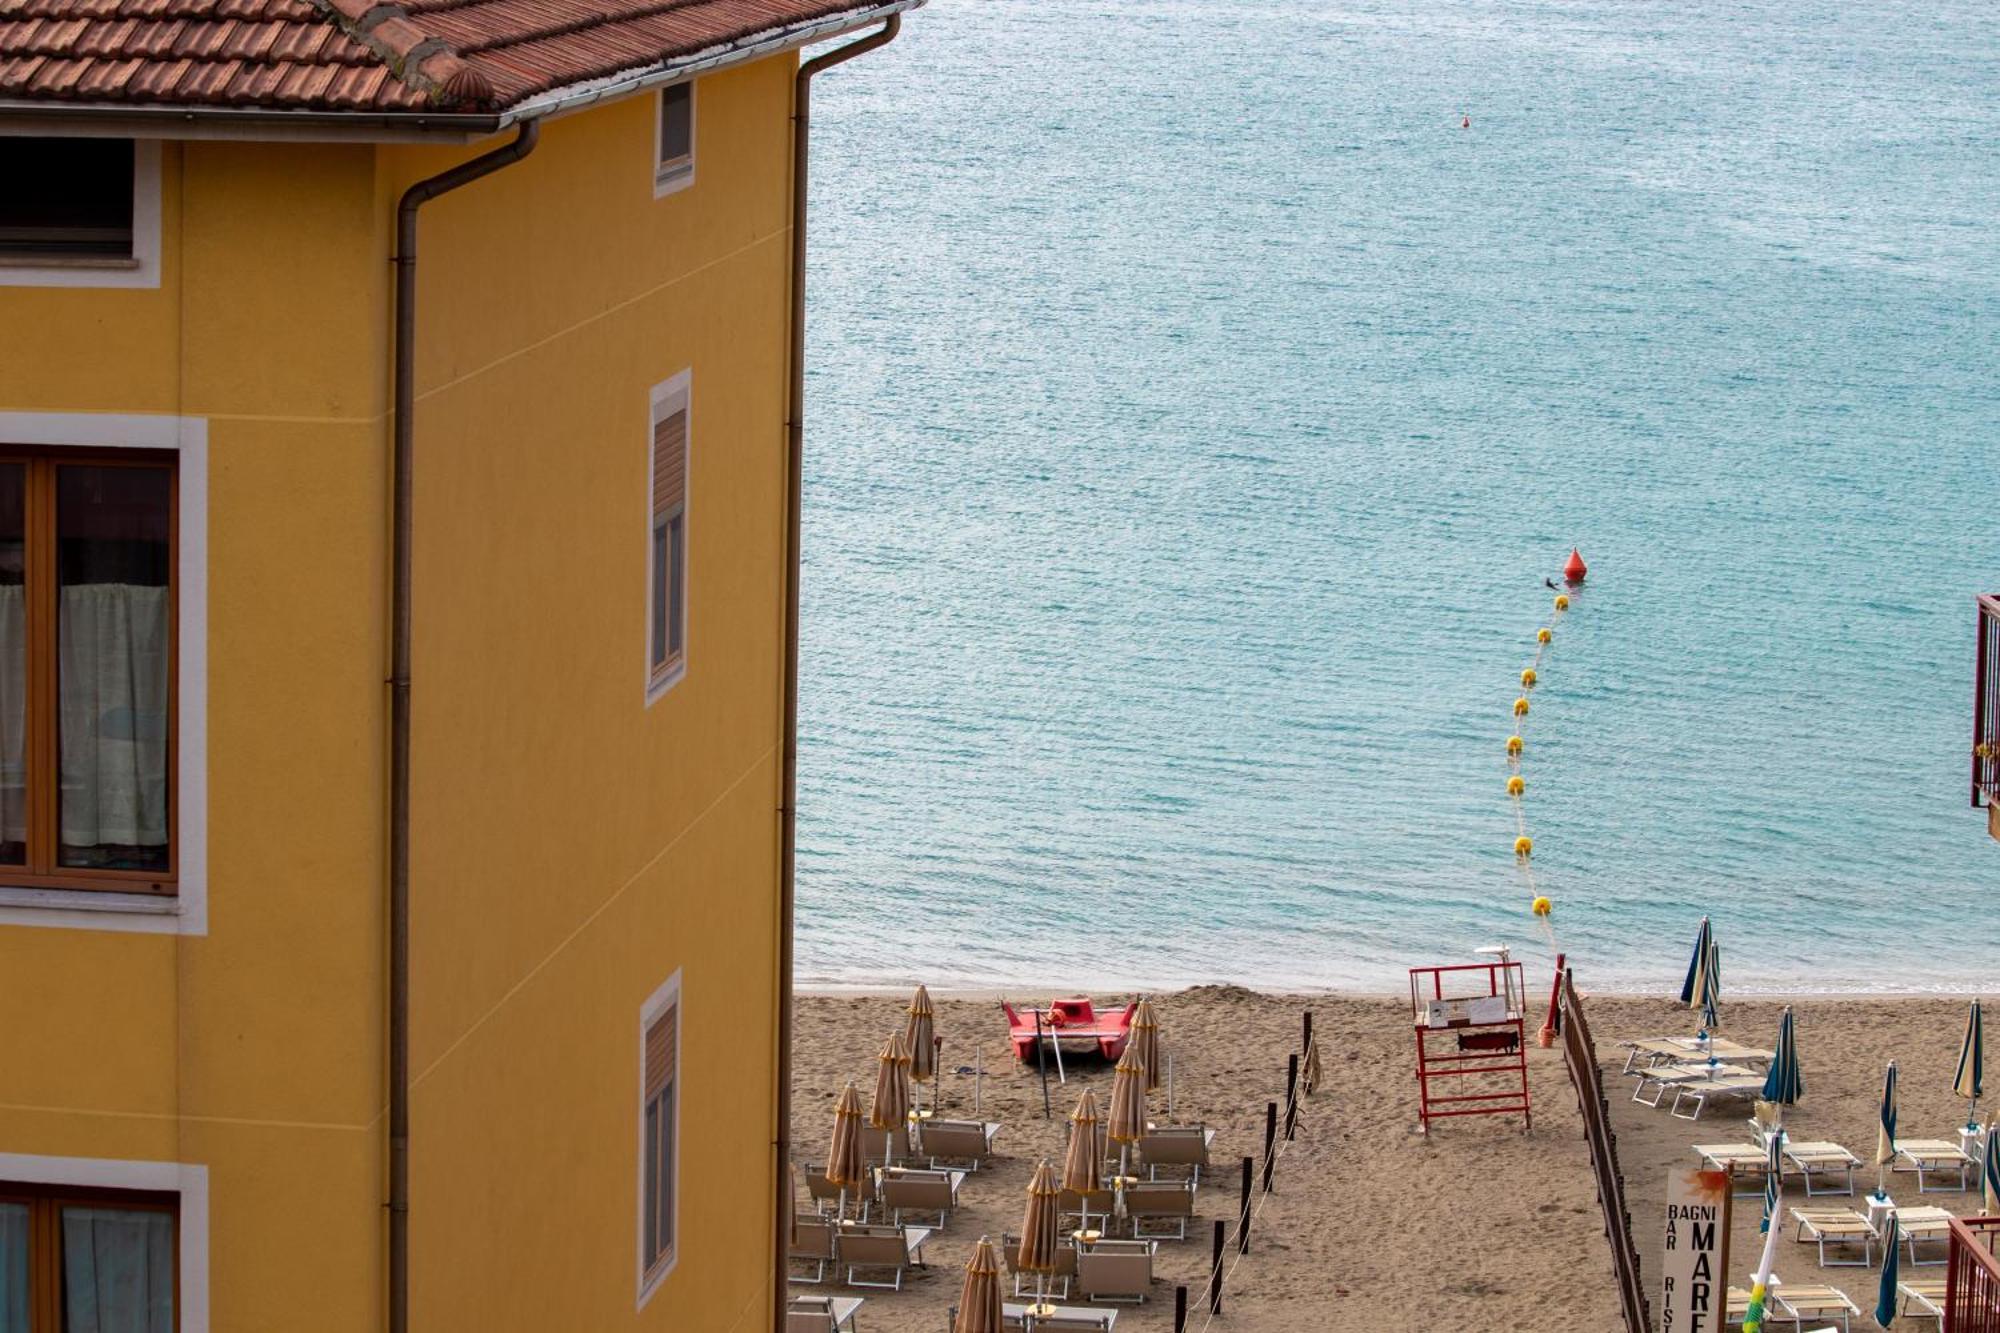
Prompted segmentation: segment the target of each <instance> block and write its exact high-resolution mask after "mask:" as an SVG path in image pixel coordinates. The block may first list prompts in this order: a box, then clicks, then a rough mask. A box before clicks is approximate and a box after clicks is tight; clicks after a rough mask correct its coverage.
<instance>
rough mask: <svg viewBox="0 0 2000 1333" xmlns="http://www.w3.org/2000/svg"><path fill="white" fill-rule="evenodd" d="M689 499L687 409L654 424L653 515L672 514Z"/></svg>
mask: <svg viewBox="0 0 2000 1333" xmlns="http://www.w3.org/2000/svg"><path fill="white" fill-rule="evenodd" d="M686 502H687V409H686V408H682V409H681V410H680V411H678V412H671V413H669V414H667V415H666V416H665V417H662V418H661V419H660V420H659V421H658V422H656V423H655V424H654V426H653V515H654V517H655V518H657V517H659V516H660V515H662V514H670V513H672V512H673V511H674V510H675V509H677V508H679V507H680V506H681V505H683V504H685V503H686Z"/></svg>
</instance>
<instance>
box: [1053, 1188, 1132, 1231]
mask: <svg viewBox="0 0 2000 1333" xmlns="http://www.w3.org/2000/svg"><path fill="white" fill-rule="evenodd" d="M1116 1201H1117V1198H1116V1196H1115V1195H1114V1194H1113V1193H1112V1192H1111V1191H1110V1190H1064V1191H1063V1192H1062V1193H1060V1194H1058V1195H1057V1196H1056V1226H1057V1227H1059V1228H1060V1229H1061V1230H1063V1231H1066V1232H1067V1231H1076V1230H1084V1231H1088V1230H1090V1229H1091V1227H1092V1223H1091V1220H1090V1219H1091V1218H1093V1217H1094V1218H1096V1219H1097V1222H1096V1224H1095V1225H1096V1226H1097V1227H1098V1228H1099V1229H1102V1228H1103V1226H1104V1224H1105V1222H1106V1221H1107V1220H1108V1219H1109V1218H1110V1216H1111V1209H1112V1207H1113V1205H1114V1204H1115V1203H1116Z"/></svg>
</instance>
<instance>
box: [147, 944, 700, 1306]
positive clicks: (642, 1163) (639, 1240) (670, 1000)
mask: <svg viewBox="0 0 2000 1333" xmlns="http://www.w3.org/2000/svg"><path fill="white" fill-rule="evenodd" d="M680 999H681V970H680V969H679V968H675V969H674V974H673V975H672V976H670V977H668V978H667V979H666V980H665V981H664V982H662V983H661V984H660V988H659V989H658V990H656V991H654V992H653V993H652V994H651V995H650V996H648V997H647V999H646V1003H645V1004H643V1005H641V1006H640V1007H639V1099H638V1111H639V1124H638V1127H637V1129H636V1131H635V1133H636V1136H637V1139H638V1143H639V1158H638V1169H637V1170H635V1171H634V1172H633V1173H632V1174H633V1182H634V1183H635V1184H636V1185H637V1187H638V1198H637V1200H636V1201H635V1203H634V1205H633V1215H634V1219H635V1220H636V1221H637V1223H638V1234H637V1235H636V1236H634V1238H633V1246H634V1248H636V1249H637V1251H638V1254H639V1296H638V1303H637V1304H636V1305H635V1306H634V1307H633V1308H634V1310H643V1309H645V1308H646V1302H647V1301H649V1300H651V1299H652V1298H653V1293H654V1292H656V1291H658V1290H659V1289H660V1284H661V1283H663V1282H665V1281H666V1280H667V1277H668V1275H669V1274H671V1273H672V1272H673V1271H674V1269H675V1268H677V1267H679V1266H680V1262H681V1189H680V1180H681V1165H682V1163H683V1162H684V1160H685V1159H684V1158H683V1157H682V1156H681V1124H682V1122H683V1121H685V1120H686V1119H687V1117H686V1116H684V1115H682V1114H681V1108H682V1105H683V1102H682V1098H681V1087H682V1080H681V1073H682V1069H681V1033H682V1031H683V1030H684V1029H685V1028H686V1027H687V1013H686V1011H685V1010H683V1009H681V1008H679V1005H680ZM669 1006H673V1007H674V1198H673V1219H672V1221H673V1225H672V1234H673V1238H674V1241H673V1245H672V1246H671V1248H670V1249H669V1250H668V1252H667V1262H666V1263H665V1264H663V1265H661V1266H660V1271H659V1272H657V1273H654V1274H653V1275H652V1277H651V1278H650V1279H649V1278H648V1277H647V1276H646V1030H647V1029H648V1028H650V1027H652V1025H653V1020H654V1019H656V1018H658V1017H659V1016H660V1015H661V1014H663V1013H665V1012H666V1011H667V1009H668V1007H669ZM182 1333H191V1330H185V1329H184V1330H182Z"/></svg>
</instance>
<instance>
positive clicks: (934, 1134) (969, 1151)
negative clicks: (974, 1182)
mask: <svg viewBox="0 0 2000 1333" xmlns="http://www.w3.org/2000/svg"><path fill="white" fill-rule="evenodd" d="M999 1133H1000V1126H999V1125H997V1124H995V1123H993V1122H992V1121H990V1120H931V1121H927V1122H926V1123H925V1124H924V1127H923V1140H924V1152H925V1154H926V1155H927V1156H929V1158H930V1159H931V1165H932V1166H936V1165H938V1164H939V1163H940V1162H963V1163H964V1164H965V1168H966V1170H968V1171H977V1170H978V1169H979V1168H980V1166H981V1164H983V1163H984V1162H985V1161H986V1159H987V1158H989V1157H991V1156H992V1155H993V1140H994V1139H995V1138H996V1137H998V1136H999Z"/></svg>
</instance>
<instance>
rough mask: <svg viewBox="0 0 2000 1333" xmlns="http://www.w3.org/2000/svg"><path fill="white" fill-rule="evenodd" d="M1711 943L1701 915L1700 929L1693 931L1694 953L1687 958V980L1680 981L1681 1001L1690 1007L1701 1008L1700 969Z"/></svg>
mask: <svg viewBox="0 0 2000 1333" xmlns="http://www.w3.org/2000/svg"><path fill="white" fill-rule="evenodd" d="M1713 943H1714V936H1713V935H1712V934H1711V933H1710V932H1709V928H1708V918H1707V917H1703V918H1702V919H1701V929H1699V930H1697V931H1695V933H1694V953H1693V954H1692V955H1691V956H1690V957H1689V958H1688V970H1687V980H1685V981H1683V982H1681V1003H1682V1004H1684V1005H1686V1006H1687V1007H1688V1008H1690V1009H1699V1008H1701V970H1702V967H1703V966H1704V965H1705V964H1706V963H1707V962H1708V950H1709V946H1710V945H1711V944H1713Z"/></svg>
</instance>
